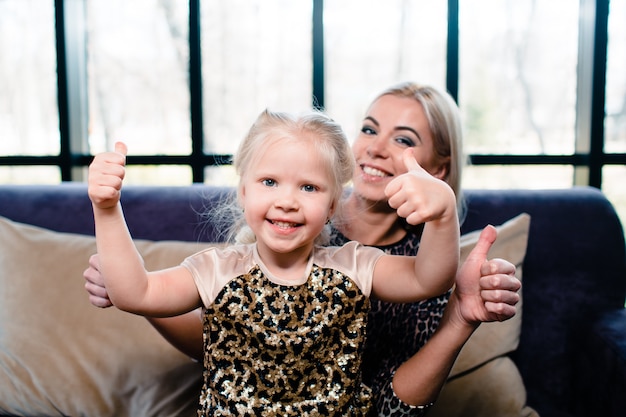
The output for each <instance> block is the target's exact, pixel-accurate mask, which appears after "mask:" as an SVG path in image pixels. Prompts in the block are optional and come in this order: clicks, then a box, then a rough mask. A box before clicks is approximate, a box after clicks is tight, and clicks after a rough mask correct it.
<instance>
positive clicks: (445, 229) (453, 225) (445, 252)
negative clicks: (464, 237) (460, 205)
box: [415, 215, 460, 295]
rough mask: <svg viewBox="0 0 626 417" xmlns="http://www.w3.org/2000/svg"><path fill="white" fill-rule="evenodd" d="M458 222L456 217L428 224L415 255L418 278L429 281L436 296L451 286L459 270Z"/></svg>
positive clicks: (425, 226)
mask: <svg viewBox="0 0 626 417" xmlns="http://www.w3.org/2000/svg"><path fill="white" fill-rule="evenodd" d="M459 240H460V233H459V222H458V219H457V217H456V215H455V216H452V217H449V218H448V219H446V220H443V219H442V220H437V221H435V222H428V223H426V224H425V225H424V232H423V234H422V239H421V242H420V248H419V250H418V251H417V255H416V256H415V275H416V276H418V277H422V279H428V280H430V282H431V284H432V289H433V290H434V293H433V294H435V295H436V294H441V293H443V292H445V291H447V290H448V289H450V288H451V287H452V285H453V284H454V277H455V276H456V271H457V269H458V267H459V258H460V249H459Z"/></svg>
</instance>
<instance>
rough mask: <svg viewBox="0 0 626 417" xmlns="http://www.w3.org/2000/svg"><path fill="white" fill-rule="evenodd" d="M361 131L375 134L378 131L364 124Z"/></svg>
mask: <svg viewBox="0 0 626 417" xmlns="http://www.w3.org/2000/svg"><path fill="white" fill-rule="evenodd" d="M361 133H363V134H366V135H375V134H376V131H375V130H374V129H372V128H371V127H369V126H363V127H362V128H361Z"/></svg>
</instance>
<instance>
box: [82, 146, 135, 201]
mask: <svg viewBox="0 0 626 417" xmlns="http://www.w3.org/2000/svg"><path fill="white" fill-rule="evenodd" d="M127 152H128V149H127V147H126V144H124V143H123V142H116V143H115V151H113V152H104V153H101V154H98V155H96V156H95V158H94V159H93V161H92V162H91V164H90V165H89V179H88V187H87V193H88V194H89V199H90V200H91V202H92V204H93V205H94V206H95V207H98V208H101V209H107V208H111V207H114V206H116V205H117V203H118V202H119V201H120V195H121V191H122V181H123V180H124V175H125V174H126V154H127Z"/></svg>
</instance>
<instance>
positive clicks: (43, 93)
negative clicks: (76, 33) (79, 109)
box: [0, 0, 61, 156]
mask: <svg viewBox="0 0 626 417" xmlns="http://www.w3.org/2000/svg"><path fill="white" fill-rule="evenodd" d="M56 76H57V75H56V47H55V33H54V2H53V1H52V0H0V138H2V140H0V156H2V155H5V156H6V155H57V154H58V153H59V150H60V149H61V148H60V141H59V138H60V135H59V112H58V107H57V78H56Z"/></svg>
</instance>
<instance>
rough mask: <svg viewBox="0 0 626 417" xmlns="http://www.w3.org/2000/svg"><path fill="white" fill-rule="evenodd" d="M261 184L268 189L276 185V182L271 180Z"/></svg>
mask: <svg viewBox="0 0 626 417" xmlns="http://www.w3.org/2000/svg"><path fill="white" fill-rule="evenodd" d="M261 183H262V184H263V185H265V186H267V187H273V186H275V185H276V181H274V180H273V179H271V178H267V179H264V180H263V181H261Z"/></svg>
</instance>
